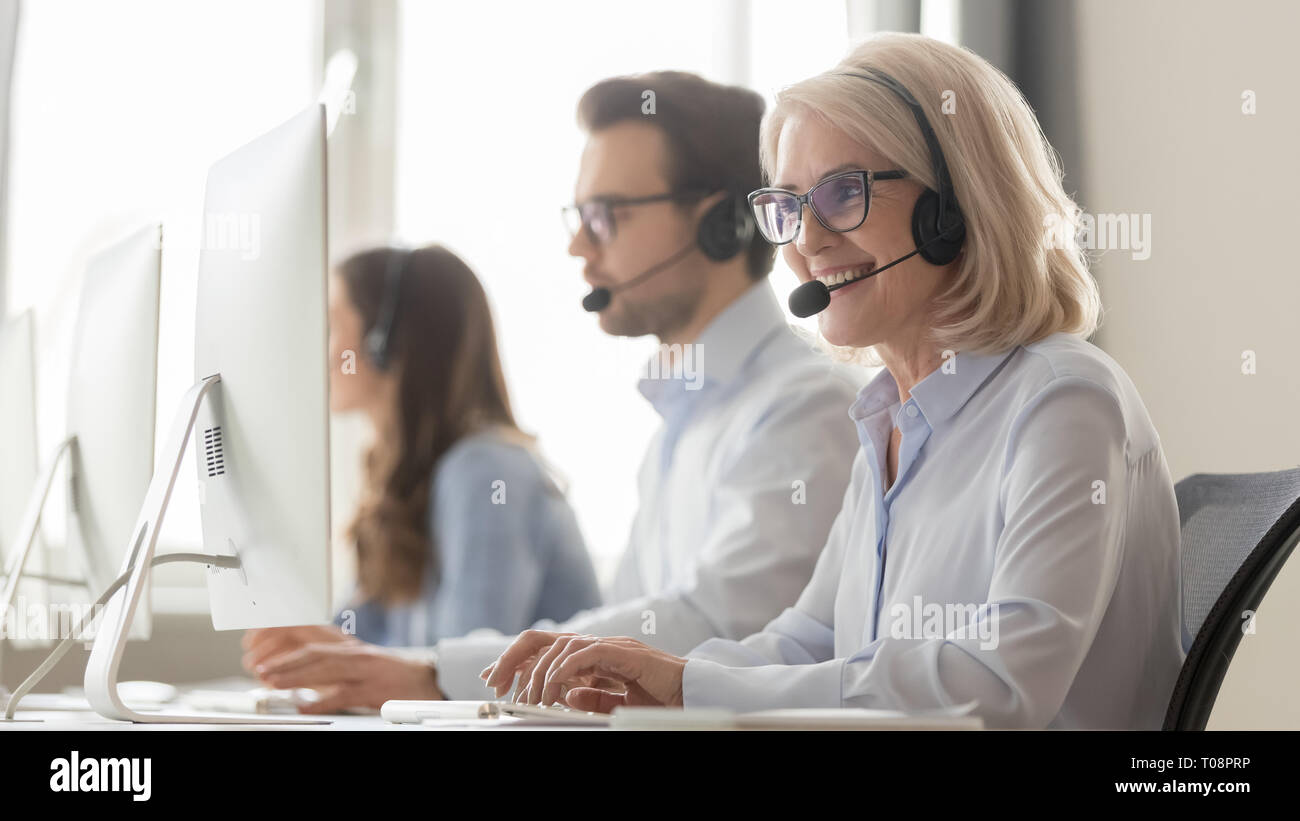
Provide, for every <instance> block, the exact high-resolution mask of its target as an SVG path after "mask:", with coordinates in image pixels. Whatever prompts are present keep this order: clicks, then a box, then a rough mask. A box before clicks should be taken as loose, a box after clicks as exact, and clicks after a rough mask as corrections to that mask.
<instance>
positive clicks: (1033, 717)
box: [484, 34, 1184, 729]
mask: <svg viewBox="0 0 1300 821" xmlns="http://www.w3.org/2000/svg"><path fill="white" fill-rule="evenodd" d="M762 152H763V160H764V169H765V172H766V174H767V177H768V179H769V180H770V181H771V186H770V187H768V188H763V189H760V190H758V191H755V192H753V193H752V194H751V195H750V204H751V207H752V208H753V210H754V215H755V218H756V220H757V222H758V225H759V228H760V230H761V231H762V233H763V235H764V236H765V237H766V238H767V239H768V241H769V242H772V243H773V244H775V245H778V246H781V248H782V251H783V253H784V255H785V260H786V262H787V264H789V266H790V267H791V269H792V270H793V271H794V272H795V273H796V274H797V275H798V277H799V279H800V280H801V281H803V283H804V284H802V285H801V286H800V288H799V290H798V291H797V292H796V296H795V298H794V299H792V308H794V309H796V310H797V312H805V313H811V312H814V311H819V310H820V311H821V315H820V319H819V323H820V326H819V327H820V330H821V334H822V336H823V337H824V338H825V340H826V341H827V342H829V343H831V344H833V345H836V346H841V347H849V348H853V349H857V350H861V351H866V350H870V351H871V352H872V353H873V354H874V355H875V356H876V357H878V358H879V360H880V361H881V362H883V364H884V366H885V367H884V369H883V370H882V371H881V372H880V373H879V374H878V375H877V376H876V377H875V378H874V379H872V381H871V382H870V383H868V384H867V385H866V386H865V387H864V388H863V389H862V390H861V391H860V392H859V394H858V398H857V401H856V402H854V404H853V406H852V407H851V408H850V409H849V415H850V416H851V418H852V420H853V423H854V424H855V425H856V426H857V430H858V438H859V440H860V442H861V445H862V447H861V448H860V450H859V451H858V454H857V459H856V461H855V463H854V468H853V474H852V481H851V484H850V487H849V489H848V491H847V493H846V494H845V496H844V502H843V506H842V508H841V511H840V514H839V517H838V518H837V519H836V522H835V524H834V526H833V528H832V530H831V534H830V537H829V540H828V541H827V543H826V545H825V548H824V549H823V551H822V554H821V557H820V559H819V561H818V564H817V568H816V570H815V571H814V574H813V577H812V579H811V581H810V582H809V584H808V586H807V587H806V588H805V589H804V591H803V593H802V595H801V596H800V598H799V600H798V602H797V603H796V604H795V606H794V607H791V608H789V609H787V610H786V611H785V612H784V613H782V614H781V615H780V616H778V617H777V618H776V619H774V620H773V621H772V622H770V623H769V624H768V625H767V626H766V627H765V628H764V629H763V630H762V631H761V632H759V633H756V634H754V635H752V636H750V637H748V638H746V639H744V640H743V641H723V640H718V639H715V640H711V641H708V642H706V643H704V644H702V645H700V646H699V647H698V648H696V649H695V650H693V651H692V652H691V653H690V654H688V655H687V656H686V657H685V658H679V657H675V656H671V655H669V654H666V653H663V652H661V651H658V650H654V649H652V648H649V647H647V646H645V645H643V644H641V643H640V642H637V641H636V640H634V639H630V638H597V637H592V636H580V635H566V634H557V633H546V632H541V631H534V632H530V633H525V634H524V635H523V636H521V637H520V639H519V640H518V641H517V642H516V643H515V645H514V646H512V647H511V648H510V649H509V650H507V651H506V652H505V653H504V654H503V655H502V656H501V658H500V659H498V661H497V662H496V664H494V665H493V666H492V667H490V668H488V669H487V670H485V671H484V677H485V678H486V679H487V680H488V684H489V685H491V686H494V687H496V688H497V692H498V693H502V694H504V693H505V692H507V691H509V689H510V688H511V687H512V686H514V685H515V682H516V676H518V677H519V678H518V687H517V689H516V698H518V699H520V700H525V701H530V702H540V703H547V704H549V703H554V702H558V701H563V702H565V703H567V704H569V705H570V706H574V707H579V708H583V709H596V710H609V709H612V708H613V707H615V706H618V705H620V704H632V705H635V704H660V705H670V706H682V705H684V706H687V707H696V706H703V707H710V706H725V707H730V708H733V709H738V710H758V709H770V708H787V707H840V706H842V707H867V708H879V709H895V710H905V711H921V710H928V709H936V708H942V707H950V706H954V705H961V704H973V705H974V706H973V712H974V714H975V715H978V716H981V717H982V718H983V719H984V721H985V723H986V725H987V726H990V727H1053V728H1088V729H1100V728H1133V729H1137V728H1156V727H1159V726H1160V723H1161V719H1162V718H1163V715H1164V711H1165V706H1166V704H1167V702H1168V699H1169V695H1170V692H1171V690H1172V687H1173V683H1174V680H1175V678H1176V677H1177V674H1178V670H1179V667H1180V665H1181V663H1182V659H1183V652H1184V651H1183V648H1182V645H1181V631H1180V627H1179V609H1180V596H1179V564H1178V553H1179V524H1178V510H1177V505H1176V502H1175V499H1174V493H1173V484H1172V482H1171V480H1170V477H1169V471H1168V467H1167V465H1166V463H1165V458H1164V453H1163V451H1162V449H1161V446H1160V439H1159V436H1158V435H1157V433H1156V431H1155V429H1154V427H1153V426H1152V424H1151V420H1150V418H1149V416H1148V414H1147V412H1146V409H1145V407H1144V406H1143V404H1142V400H1141V398H1140V397H1139V396H1138V392H1137V390H1136V388H1135V387H1134V385H1133V383H1132V381H1131V380H1130V379H1129V378H1128V376H1127V375H1126V374H1125V373H1124V371H1123V369H1122V368H1120V366H1119V365H1118V364H1116V363H1115V362H1114V361H1113V360H1112V359H1111V358H1110V357H1108V356H1107V355H1106V354H1104V353H1103V352H1102V351H1101V350H1099V349H1098V348H1096V347H1094V346H1093V345H1091V344H1090V343H1089V342H1087V341H1086V337H1087V336H1088V335H1090V334H1091V333H1092V331H1093V330H1094V329H1095V328H1096V325H1097V322H1098V317H1099V313H1100V301H1099V298H1098V293H1097V288H1096V284H1095V282H1094V281H1093V279H1092V277H1091V276H1090V275H1089V273H1088V271H1087V267H1086V260H1085V258H1084V257H1083V255H1082V252H1081V251H1080V250H1079V249H1078V248H1077V247H1076V246H1075V245H1073V244H1072V243H1068V242H1057V241H1054V238H1056V237H1060V236H1061V235H1062V234H1063V233H1064V234H1068V233H1069V231H1070V230H1071V228H1072V226H1073V225H1074V221H1075V219H1076V216H1075V215H1076V213H1077V212H1076V208H1075V205H1074V203H1073V202H1072V201H1071V199H1070V197H1069V196H1068V195H1067V194H1066V193H1065V191H1064V190H1063V188H1062V185H1061V176H1062V175H1061V169H1060V166H1059V163H1058V161H1057V158H1056V155H1055V152H1054V151H1053V150H1052V148H1051V146H1050V145H1049V144H1048V143H1047V141H1046V140H1045V138H1044V137H1043V134H1042V131H1041V130H1040V128H1039V126H1038V123H1037V121H1036V119H1035V118H1034V115H1033V112H1032V110H1031V109H1030V108H1029V106H1028V104H1027V103H1026V102H1025V100H1024V98H1023V97H1022V96H1021V94H1020V92H1019V91H1018V90H1017V89H1016V87H1015V86H1014V85H1013V84H1012V83H1011V82H1010V81H1009V80H1008V79H1007V78H1006V77H1005V76H1003V75H1002V74H1001V73H1000V72H998V71H997V70H996V69H995V68H993V67H992V66H991V65H989V64H988V63H987V62H985V61H984V60H983V59H981V58H979V57H978V56H976V55H975V54H973V53H971V52H969V51H967V50H964V49H960V48H957V47H954V46H950V45H946V44H944V43H940V42H938V41H935V40H931V39H927V38H924V37H921V36H918V35H903V34H890V35H882V36H879V37H876V38H873V39H871V40H869V41H867V42H865V43H863V44H862V45H860V46H859V47H857V48H856V49H855V50H854V51H853V52H852V53H850V54H849V56H848V57H847V58H845V59H844V60H843V61H842V62H841V63H840V64H839V65H837V66H836V67H834V68H832V69H831V70H829V71H827V72H825V73H823V74H820V75H817V76H816V77H812V78H810V79H808V80H805V81H803V82H800V83H797V84H796V85H794V86H792V87H790V88H788V89H785V90H784V91H783V92H782V93H781V94H780V95H779V96H778V98H777V104H776V106H775V108H774V109H773V110H772V111H771V113H770V114H769V116H768V118H767V120H766V121H765V122H764V126H763V132H762ZM1047 226H1057V227H1056V228H1054V230H1050V231H1049V230H1046V227H1047ZM1061 226H1064V231H1063V230H1062V227H1061Z"/></svg>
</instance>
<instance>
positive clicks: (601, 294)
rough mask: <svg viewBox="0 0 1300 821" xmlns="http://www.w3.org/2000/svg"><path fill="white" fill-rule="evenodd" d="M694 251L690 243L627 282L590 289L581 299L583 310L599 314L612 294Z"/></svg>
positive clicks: (648, 276) (607, 304) (637, 283)
mask: <svg viewBox="0 0 1300 821" xmlns="http://www.w3.org/2000/svg"><path fill="white" fill-rule="evenodd" d="M694 250H695V243H694V242H691V243H690V244H689V245H687V246H686V247H684V248H682V249H681V250H680V251H678V252H677V253H675V254H673V255H672V256H670V257H669V258H668V259H666V260H664V261H663V262H660V263H658V264H656V265H652V266H650V267H649V268H647V269H645V270H644V271H642V272H641V273H639V274H637V275H636V276H634V277H632V278H631V279H629V280H627V281H626V282H620V283H618V284H617V285H611V286H610V287H608V288H606V287H605V286H603V285H602V286H600V287H598V288H592V289H591V293H589V294H587V295H586V296H584V297H583V298H582V308H583V310H585V311H588V312H590V313H599V312H600V311H603V310H605V309H606V308H608V307H609V301H610V299H611V298H612V297H613V296H614V294H617V293H618V292H620V291H622V290H624V289H627V288H631V287H632V286H633V285H639V284H641V283H642V282H644V281H646V280H647V279H649V278H650V277H652V276H654V275H655V274H657V273H659V272H660V271H662V270H664V269H666V268H668V267H669V266H670V265H673V264H674V263H676V262H679V261H681V260H682V258H684V257H685V256H686V255H687V254H689V253H690V252H691V251H694Z"/></svg>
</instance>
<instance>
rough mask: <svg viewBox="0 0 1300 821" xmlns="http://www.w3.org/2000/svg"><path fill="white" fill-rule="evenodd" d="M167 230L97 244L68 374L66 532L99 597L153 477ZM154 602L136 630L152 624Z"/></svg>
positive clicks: (140, 632)
mask: <svg viewBox="0 0 1300 821" xmlns="http://www.w3.org/2000/svg"><path fill="white" fill-rule="evenodd" d="M161 232H162V228H161V226H160V225H158V224H152V225H149V226H148V227H146V228H143V229H140V230H138V231H136V232H135V233H133V234H131V235H130V236H128V237H126V238H125V239H123V240H121V241H119V242H117V243H115V244H114V245H112V246H111V247H109V248H106V249H105V250H103V251H101V252H100V253H98V254H96V255H95V256H94V257H93V258H92V259H91V260H90V262H89V263H88V264H87V266H86V273H85V279H84V280H83V282H82V286H81V304H80V308H79V309H78V312H77V325H76V330H75V331H74V334H73V344H72V370H71V378H70V379H69V382H68V417H67V433H68V436H69V437H70V438H72V439H73V446H72V448H71V450H70V451H69V456H70V457H71V458H70V462H69V474H68V475H69V476H70V477H71V482H70V485H69V493H68V527H67V538H68V546H69V548H70V549H71V553H72V555H73V556H74V557H76V559H78V560H79V561H80V562H81V563H82V564H83V568H82V569H83V571H84V572H85V575H86V581H87V582H88V583H89V587H90V591H91V596H92V598H93V597H94V596H98V595H99V594H100V593H101V592H102V591H103V590H104V589H105V588H106V587H108V585H109V583H110V582H112V580H113V578H114V577H115V576H116V575H117V573H118V566H119V565H120V564H121V562H122V557H123V555H125V553H126V551H127V548H128V547H129V544H130V541H131V535H132V530H133V528H134V527H135V520H136V517H137V516H138V515H139V513H140V505H141V504H142V503H143V502H144V496H145V493H146V491H148V489H149V481H150V479H151V478H152V477H153V467H154V465H153V461H154V415H155V398H156V390H157V370H158V368H157V364H158V298H159V287H160V279H161V275H162V233H161ZM146 596H147V593H146ZM147 602H148V599H147V598H145V599H144V600H143V602H142V605H143V606H141V607H139V608H138V609H137V611H136V616H135V621H134V622H133V624H132V630H131V637H132V638H145V637H147V636H148V634H149V615H148V614H149V608H148V604H147Z"/></svg>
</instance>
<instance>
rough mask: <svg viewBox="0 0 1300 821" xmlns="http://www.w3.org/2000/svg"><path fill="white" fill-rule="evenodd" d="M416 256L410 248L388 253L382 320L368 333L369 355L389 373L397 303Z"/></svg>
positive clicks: (375, 364)
mask: <svg viewBox="0 0 1300 821" xmlns="http://www.w3.org/2000/svg"><path fill="white" fill-rule="evenodd" d="M413 253H414V250H413V249H410V248H392V249H389V251H388V269H387V271H385V273H384V296H383V299H382V300H381V301H380V303H379V317H378V318H377V319H376V321H375V325H374V327H373V328H371V329H370V330H369V331H367V332H366V337H365V346H366V355H367V357H369V359H370V363H371V364H372V365H374V366H375V368H377V369H378V370H381V371H383V370H387V369H388V366H389V365H390V364H391V362H392V350H391V347H392V344H393V328H395V327H396V326H397V303H398V296H399V294H400V293H401V290H402V277H403V275H404V274H405V273H406V266H407V263H408V262H409V261H410V259H411V254H413Z"/></svg>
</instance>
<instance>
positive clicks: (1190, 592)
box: [1164, 468, 1300, 730]
mask: <svg viewBox="0 0 1300 821" xmlns="http://www.w3.org/2000/svg"><path fill="white" fill-rule="evenodd" d="M1174 494H1175V495H1176V496H1177V497H1178V519H1179V523H1180V525H1181V527H1182V571H1183V574H1182V575H1183V578H1182V587H1183V613H1182V621H1183V648H1184V649H1186V650H1187V659H1186V660H1185V661H1184V662H1183V667H1182V670H1180V671H1179V674H1178V681H1177V683H1175V685H1174V691H1173V695H1172V696H1171V697H1170V700H1169V710H1168V711H1167V712H1166V713H1165V723H1164V729H1166V730H1204V729H1205V725H1206V722H1207V721H1208V720H1209V718H1210V711H1211V710H1212V709H1213V708H1214V702H1215V700H1216V699H1217V698H1218V695H1219V687H1220V685H1222V683H1223V677H1224V674H1226V673H1227V671H1228V664H1229V663H1230V662H1231V661H1232V656H1233V654H1234V653H1235V652H1236V651H1237V645H1238V644H1239V643H1240V642H1241V636H1242V627H1243V625H1244V624H1245V619H1244V617H1243V613H1244V612H1245V611H1247V610H1252V611H1253V610H1255V609H1256V608H1257V607H1258V606H1259V603H1260V601H1261V600H1262V599H1263V598H1264V594H1265V593H1266V592H1268V588H1269V585H1271V584H1272V583H1273V579H1274V578H1276V577H1277V574H1278V571H1280V570H1281V569H1282V565H1284V564H1285V563H1286V560H1287V557H1288V556H1290V555H1291V551H1292V550H1293V549H1294V548H1295V546H1296V542H1297V541H1300V468H1292V469H1291V470H1280V471H1277V472H1275V473H1242V474H1208V473H1198V474H1196V475H1194V476H1189V477H1187V478H1186V479H1184V480H1182V481H1181V482H1179V483H1178V484H1177V485H1176V486H1175V487H1174ZM1193 636H1195V641H1193V640H1192V637H1193Z"/></svg>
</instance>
